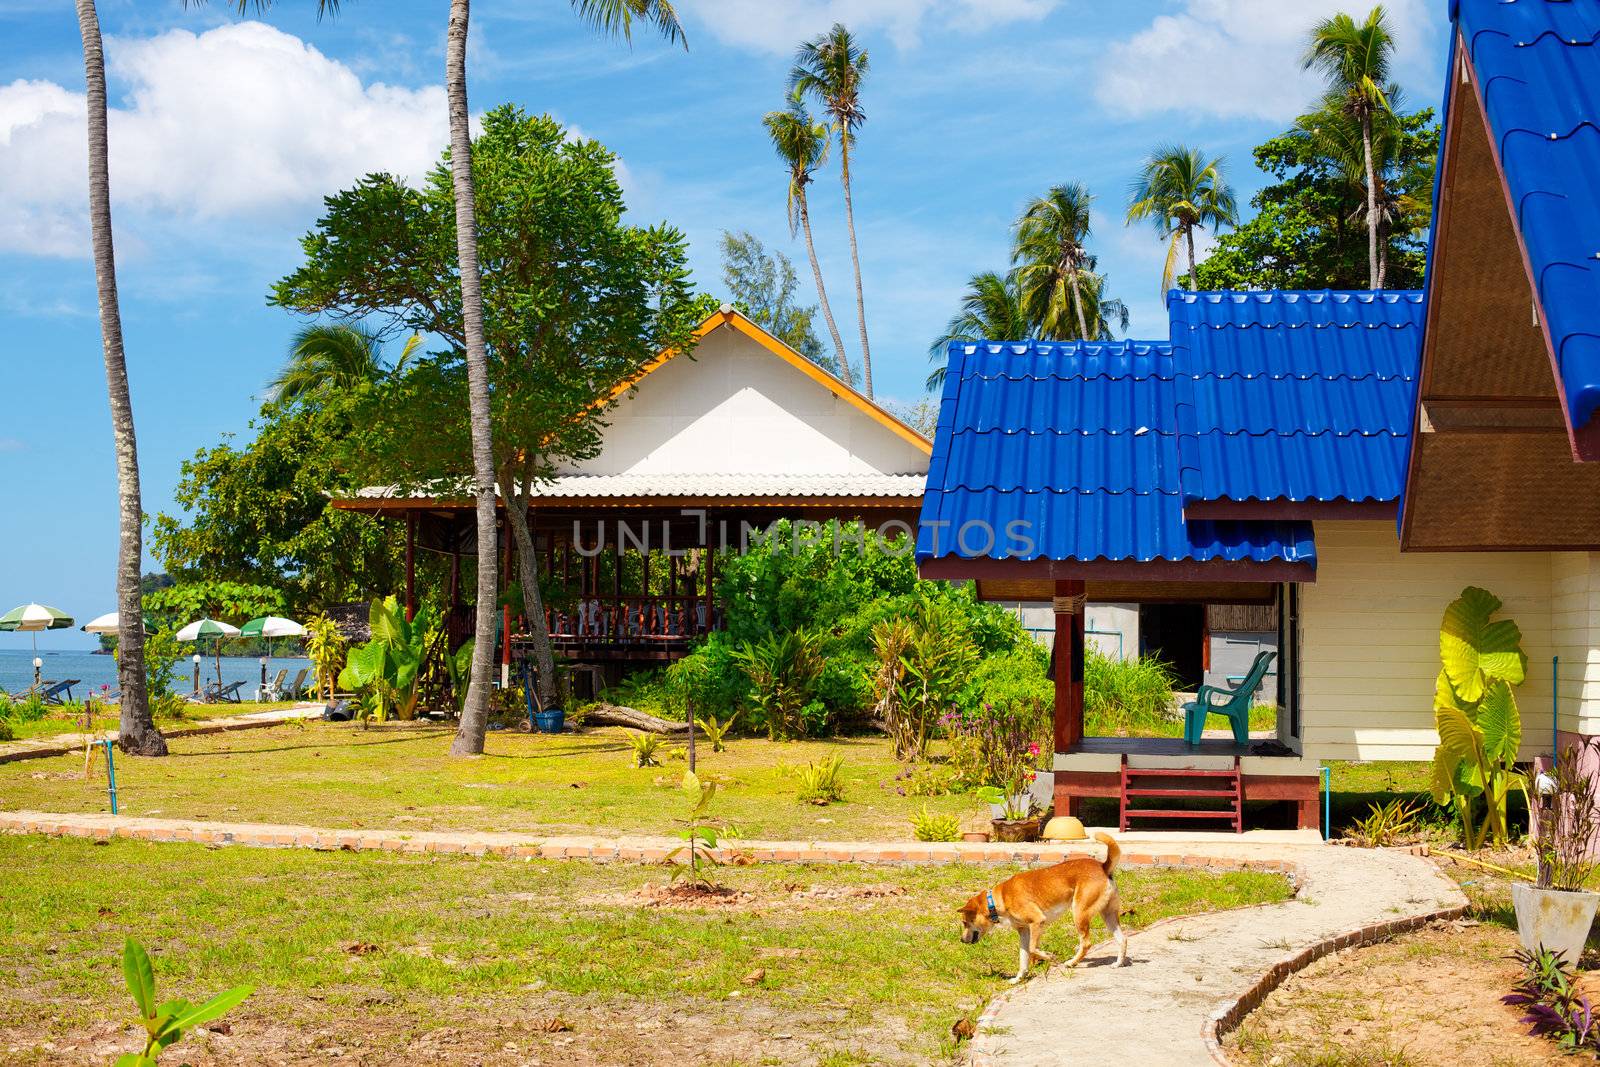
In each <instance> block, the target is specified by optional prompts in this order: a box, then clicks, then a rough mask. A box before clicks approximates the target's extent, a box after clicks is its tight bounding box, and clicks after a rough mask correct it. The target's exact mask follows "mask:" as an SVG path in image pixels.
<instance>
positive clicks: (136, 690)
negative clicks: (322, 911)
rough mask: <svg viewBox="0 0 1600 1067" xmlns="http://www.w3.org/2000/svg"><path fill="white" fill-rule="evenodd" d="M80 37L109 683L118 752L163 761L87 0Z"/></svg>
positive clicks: (102, 100)
mask: <svg viewBox="0 0 1600 1067" xmlns="http://www.w3.org/2000/svg"><path fill="white" fill-rule="evenodd" d="M77 8H78V30H79V32H80V33H81V34H82V36H83V77H84V85H85V93H84V99H85V104H86V105H87V109H88V129H89V235H90V240H91V242H92V245H93V249H94V279H95V289H96V292H97V295H98V296H99V301H100V347H101V351H102V354H103V356H104V359H105V367H106V392H107V394H108V395H109V397H110V400H111V439H112V445H113V449H114V451H115V454H116V460H117V527H118V552H117V617H118V618H119V619H120V620H121V625H120V626H119V628H118V630H117V681H118V683H119V684H120V685H121V687H122V707H121V712H120V722H119V724H118V734H119V742H118V743H119V744H120V745H121V746H122V750H123V751H124V752H129V753H133V754H134V755H139V756H165V755H166V754H167V741H166V738H164V737H162V736H161V731H160V730H157V729H156V726H155V721H154V720H153V719H152V718H151V715H150V696H149V693H148V691H147V690H146V688H145V675H144V627H143V625H141V621H140V620H142V619H143V618H144V606H143V597H142V595H141V589H140V582H139V564H140V562H141V561H142V558H143V555H144V536H143V520H144V512H143V510H142V504H141V500H140V492H139V444H138V440H137V438H136V437H135V435H134V428H133V402H132V400H131V399H130V397H129V393H128V363H127V359H126V357H125V356H124V353H123V348H122V312H121V309H120V307H119V305H118V301H117V258H116V252H115V247H114V245H113V242H112V235H111V165H110V153H109V151H108V148H107V139H106V60H105V50H104V46H103V44H102V42H101V38H100V15H99V12H97V11H96V10H95V6H94V0H77Z"/></svg>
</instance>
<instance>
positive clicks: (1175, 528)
mask: <svg viewBox="0 0 1600 1067" xmlns="http://www.w3.org/2000/svg"><path fill="white" fill-rule="evenodd" d="M1175 378H1176V374H1175V371H1174V366H1173V352H1172V348H1171V346H1170V345H1167V344H1165V343H1161V342H1138V341H1132V342H1112V343H1092V344H1080V343H1042V342H1041V343H1029V344H1009V343H1008V344H981V345H971V344H961V343H956V344H952V345H951V346H950V357H949V364H948V367H947V373H946V378H945V392H944V397H943V402H942V404H941V407H940V413H939V428H938V433H937V434H936V435H935V438H934V450H933V458H932V461H931V464H930V469H929V474H928V489H927V494H926V495H925V496H924V498H923V506H922V520H921V524H920V527H919V529H918V539H917V558H918V559H920V560H928V559H935V558H941V557H946V556H956V557H961V558H969V559H970V558H983V557H988V558H992V559H1051V560H1081V561H1091V560H1114V561H1139V562H1147V561H1152V560H1196V561H1207V560H1253V561H1258V562H1268V561H1276V560H1290V561H1296V562H1309V561H1312V560H1314V558H1315V557H1314V550H1313V546H1312V544H1311V528H1310V526H1309V525H1308V524H1305V523H1259V522H1200V521H1194V522H1186V521H1185V520H1184V517H1183V503H1182V499H1181V497H1180V495H1179V488H1180V483H1179V464H1178V426H1177V402H1176V394H1175V389H1176V382H1175Z"/></svg>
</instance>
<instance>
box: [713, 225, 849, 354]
mask: <svg viewBox="0 0 1600 1067" xmlns="http://www.w3.org/2000/svg"><path fill="white" fill-rule="evenodd" d="M720 247H721V250H722V283H723V284H724V285H726V286H727V287H728V295H729V297H730V298H731V299H732V301H733V304H734V306H735V307H737V308H739V310H741V311H743V312H744V313H745V314H746V315H748V316H750V320H751V321H752V322H754V323H755V324H756V325H757V326H760V327H761V328H762V329H764V330H766V331H767V332H768V333H770V334H771V335H772V336H774V337H776V338H777V339H778V340H780V341H782V342H783V343H784V344H786V345H788V346H789V347H790V348H792V349H794V350H795V351H796V352H798V353H800V354H801V355H802V356H805V357H806V358H807V359H809V360H810V361H811V362H813V363H815V364H817V365H818V366H821V367H825V368H826V369H828V370H830V371H835V372H836V371H838V369H839V368H838V366H837V365H836V364H835V363H834V360H833V357H831V356H829V355H828V353H827V350H826V349H824V348H823V347H822V342H821V341H819V340H818V339H817V334H816V331H815V330H813V329H812V326H811V322H812V318H813V317H814V316H815V315H816V313H817V309H816V306H815V305H811V306H806V305H803V304H799V303H796V301H795V290H797V289H798V288H799V287H800V279H799V276H798V275H797V274H796V273H795V269H794V264H793V263H791V262H789V257H788V256H786V255H784V254H783V253H782V252H768V251H767V249H766V247H765V246H764V245H762V243H761V241H760V239H759V238H757V237H756V235H755V234H753V233H750V232H748V231H741V232H739V233H729V232H728V231H727V230H723V231H722V240H721V244H720Z"/></svg>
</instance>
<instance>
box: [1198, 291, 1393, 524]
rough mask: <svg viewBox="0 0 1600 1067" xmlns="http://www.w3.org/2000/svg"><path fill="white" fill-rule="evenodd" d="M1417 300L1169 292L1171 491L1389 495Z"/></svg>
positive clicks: (1224, 496) (1202, 496)
mask: <svg viewBox="0 0 1600 1067" xmlns="http://www.w3.org/2000/svg"><path fill="white" fill-rule="evenodd" d="M1422 309H1423V302H1422V294H1421V293H1420V292H1414V291H1396V290H1389V291H1378V292H1370V291H1363V292H1331V291H1326V290H1324V291H1319V292H1281V291H1267V292H1248V293H1244V292H1224V293H1215V292H1212V293H1187V292H1180V291H1174V292H1173V293H1171V294H1170V295H1169V297H1168V300H1167V310H1168V314H1169V316H1170V318H1171V323H1172V353H1173V355H1172V360H1173V370H1174V374H1175V377H1176V381H1175V386H1174V389H1175V395H1176V401H1177V424H1178V430H1179V440H1178V451H1179V455H1180V457H1181V484H1182V496H1183V499H1184V500H1185V501H1198V500H1292V501H1304V500H1317V501H1326V500H1351V501H1369V500H1370V501H1387V500H1394V499H1396V498H1398V497H1399V495H1400V492H1401V490H1402V489H1403V487H1404V484H1405V461H1406V442H1407V439H1408V437H1409V435H1410V432H1411V423H1412V411H1413V403H1414V394H1415V384H1414V383H1415V380H1416V375H1417V366H1418V362H1419V360H1420V359H1421V340H1422Z"/></svg>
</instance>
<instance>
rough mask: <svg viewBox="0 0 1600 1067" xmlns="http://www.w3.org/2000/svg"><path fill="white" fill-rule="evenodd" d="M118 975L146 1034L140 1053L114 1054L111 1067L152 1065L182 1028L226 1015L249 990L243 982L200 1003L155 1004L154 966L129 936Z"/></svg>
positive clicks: (172, 1002) (168, 1001)
mask: <svg viewBox="0 0 1600 1067" xmlns="http://www.w3.org/2000/svg"><path fill="white" fill-rule="evenodd" d="M122 976H123V978H124V979H125V980H126V981H127V983H128V992H129V993H131V994H133V1002H134V1004H135V1005H136V1006H137V1007H138V1009H139V1024H140V1025H141V1026H143V1027H144V1030H145V1034H146V1035H147V1036H146V1039H145V1045H144V1050H143V1051H142V1052H128V1053H125V1054H123V1055H121V1056H118V1057H117V1060H116V1063H114V1064H113V1065H112V1067H155V1065H156V1063H157V1057H158V1056H160V1055H161V1053H162V1052H163V1051H164V1050H165V1049H167V1048H168V1047H169V1046H171V1045H172V1044H174V1043H176V1042H177V1041H178V1039H179V1038H181V1037H183V1035H184V1033H185V1032H186V1031H189V1030H192V1029H194V1028H195V1027H196V1026H200V1025H201V1024H203V1023H208V1022H210V1021H212V1020H213V1019H218V1018H221V1017H222V1016H223V1015H226V1014H227V1013H228V1012H229V1011H232V1010H233V1009H234V1008H236V1007H238V1006H239V1003H240V1002H241V1001H243V1000H244V998H245V997H248V996H249V995H250V993H251V991H252V987H250V986H247V985H241V986H234V987H233V988H232V989H230V990H228V991H227V992H226V993H218V994H217V995H216V996H215V997H212V998H211V999H210V1000H208V1001H206V1002H205V1003H204V1004H200V1005H195V1004H191V1003H189V1002H188V1001H187V1000H182V999H174V1000H164V1001H161V1002H160V1003H157V1002H156V977H155V969H154V968H153V967H151V965H150V956H149V954H148V953H146V952H145V950H144V948H143V947H142V946H141V945H140V944H139V943H138V942H137V941H135V940H134V939H133V938H131V937H130V938H128V939H127V941H126V942H124V943H123V946H122Z"/></svg>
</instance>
